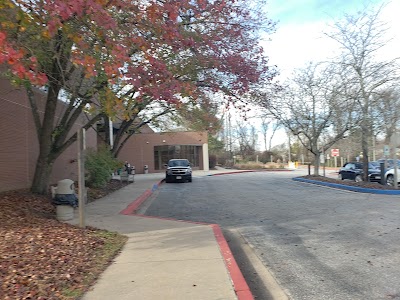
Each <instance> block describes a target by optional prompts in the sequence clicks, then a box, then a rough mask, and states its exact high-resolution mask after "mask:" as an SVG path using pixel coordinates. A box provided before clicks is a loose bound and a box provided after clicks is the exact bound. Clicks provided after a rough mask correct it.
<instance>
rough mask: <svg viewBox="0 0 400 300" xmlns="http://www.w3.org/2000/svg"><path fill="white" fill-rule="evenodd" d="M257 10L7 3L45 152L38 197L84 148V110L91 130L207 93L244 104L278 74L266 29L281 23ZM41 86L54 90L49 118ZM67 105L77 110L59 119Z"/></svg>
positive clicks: (3, 56) (184, 4)
mask: <svg viewBox="0 0 400 300" xmlns="http://www.w3.org/2000/svg"><path fill="white" fill-rule="evenodd" d="M257 2H259V3H261V1H257ZM251 3H254V2H251ZM251 7H252V5H250V4H249V2H248V1H246V3H245V1H243V0H240V1H223V0H219V1H212V0H197V1H191V0H183V1H157V0H148V1H131V0H41V1H26V0H4V1H2V2H1V4H0V64H6V65H7V66H8V69H7V73H8V75H9V76H11V77H12V78H13V81H14V82H15V83H17V84H20V85H22V86H24V87H25V89H26V92H27V95H28V98H29V101H30V105H31V108H32V114H33V118H34V121H35V125H36V130H37V136H38V140H39V145H40V153H39V157H38V161H37V165H36V170H35V175H34V178H33V183H32V187H31V190H32V191H33V192H36V193H42V194H43V193H47V192H48V184H49V178H50V174H51V170H52V165H53V163H54V161H55V160H56V159H57V157H58V156H59V155H60V154H61V153H62V152H63V151H64V150H65V149H67V148H68V147H69V146H70V145H71V144H72V143H73V142H75V141H76V134H72V133H73V132H71V130H72V128H73V126H74V124H75V123H76V121H77V120H78V118H79V116H81V115H82V114H83V113H86V114H88V115H89V116H90V117H89V118H88V122H87V123H86V124H84V126H83V127H84V128H86V129H88V128H90V127H91V126H93V125H94V124H96V123H97V122H98V121H99V120H100V119H101V118H103V117H104V116H106V117H111V118H113V117H115V116H119V117H122V118H123V120H124V121H126V122H130V121H131V120H132V118H134V117H137V116H140V114H139V113H140V112H141V111H142V110H143V109H145V108H146V107H148V105H154V104H155V103H159V104H161V106H162V107H163V108H164V109H166V110H167V112H169V111H171V110H172V109H173V108H174V107H175V106H180V105H182V103H184V102H185V101H191V100H195V99H196V98H197V97H199V96H200V95H201V94H203V93H205V92H207V93H209V92H213V93H215V92H222V93H223V94H224V95H225V96H226V100H227V101H228V102H230V103H233V104H235V105H237V106H239V107H242V104H241V103H240V99H241V96H242V95H244V94H245V93H247V92H249V91H250V90H251V89H252V88H253V87H254V86H257V85H258V83H259V82H260V81H268V82H270V81H271V80H272V78H273V77H274V75H275V73H274V71H273V70H271V69H270V68H269V67H268V65H267V58H266V56H265V54H264V52H263V49H262V48H261V47H260V46H259V44H258V41H259V36H258V33H259V32H260V30H265V31H267V32H270V31H271V30H272V29H273V24H272V23H271V22H270V21H268V20H267V19H265V18H264V17H263V18H261V14H259V13H258V12H257V11H256V10H253V9H252V8H251ZM37 88H45V90H46V91H47V96H46V101H45V106H44V108H43V109H44V114H43V115H41V114H40V113H39V102H38V101H39V99H37V96H36V93H35V92H34V91H35V89H37ZM184 99H185V101H184ZM60 102H64V104H63V105H66V106H67V108H66V109H64V113H63V114H62V115H61V116H58V117H56V111H57V106H59V105H61V104H60ZM156 116H157V114H156ZM151 120H152V118H150V119H149V120H148V121H149V122H150V121H151ZM131 125H132V123H131V124H130V125H129V126H127V127H126V133H127V134H128V136H129V133H130V132H132V130H130V128H131ZM129 130H130V131H129ZM121 140H123V139H121Z"/></svg>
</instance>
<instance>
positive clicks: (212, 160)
mask: <svg viewBox="0 0 400 300" xmlns="http://www.w3.org/2000/svg"><path fill="white" fill-rule="evenodd" d="M208 163H209V166H210V169H214V168H215V166H216V165H217V156H216V155H215V154H210V156H209V158H208Z"/></svg>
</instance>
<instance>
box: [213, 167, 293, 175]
mask: <svg viewBox="0 0 400 300" xmlns="http://www.w3.org/2000/svg"><path fill="white" fill-rule="evenodd" d="M291 171H293V170H287V169H276V170H269V169H262V170H243V171H237V172H233V171H232V172H224V173H216V174H210V175H208V176H219V175H230V174H240V173H255V172H291Z"/></svg>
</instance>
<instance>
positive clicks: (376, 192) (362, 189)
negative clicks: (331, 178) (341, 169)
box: [292, 177, 400, 195]
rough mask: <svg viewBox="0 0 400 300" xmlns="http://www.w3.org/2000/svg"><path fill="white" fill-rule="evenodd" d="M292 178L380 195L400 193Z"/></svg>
mask: <svg viewBox="0 0 400 300" xmlns="http://www.w3.org/2000/svg"><path fill="white" fill-rule="evenodd" d="M292 180H294V181H300V182H307V183H312V184H316V185H321V186H329V187H333V188H338V189H342V190H348V191H353V192H360V193H369V194H380V195H400V190H375V189H368V188H361V187H357V186H350V185H344V184H339V183H331V182H323V181H318V180H312V179H305V178H299V177H295V178H292Z"/></svg>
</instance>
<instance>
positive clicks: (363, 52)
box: [327, 7, 398, 180]
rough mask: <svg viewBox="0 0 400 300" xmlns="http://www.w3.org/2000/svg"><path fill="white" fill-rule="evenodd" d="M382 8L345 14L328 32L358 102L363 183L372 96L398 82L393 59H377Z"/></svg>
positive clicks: (384, 28) (384, 42)
mask: <svg viewBox="0 0 400 300" xmlns="http://www.w3.org/2000/svg"><path fill="white" fill-rule="evenodd" d="M381 9H382V7H380V8H379V9H377V10H368V9H366V10H364V11H363V12H360V13H358V14H357V15H354V16H351V15H346V16H345V18H344V19H343V20H340V21H338V22H336V23H335V24H334V25H333V28H332V32H331V33H327V36H329V37H330V38H332V39H333V40H334V41H336V42H338V43H339V45H340V46H341V50H342V51H341V55H340V57H339V58H338V61H337V64H338V65H339V66H340V67H341V68H343V70H345V72H346V74H347V76H348V77H347V82H348V83H351V84H352V85H353V92H352V94H351V95H348V96H349V97H351V98H355V99H356V100H357V103H358V107H359V112H360V115H361V123H360V128H361V133H362V138H361V140H362V141H361V144H362V151H363V163H364V175H363V176H364V178H363V179H364V180H368V161H369V157H368V153H369V143H368V142H369V141H370V139H371V123H372V121H371V103H372V97H373V96H374V95H375V94H378V93H379V92H380V90H382V89H385V88H387V87H388V86H390V85H392V84H393V83H394V82H396V81H397V80H398V74H397V71H398V68H397V65H396V59H392V60H378V59H377V57H379V51H380V50H382V48H383V47H384V46H386V45H387V43H388V40H386V39H385V37H386V36H387V34H386V33H387V26H386V24H385V23H383V22H382V21H381V20H380V17H379V15H380V13H381Z"/></svg>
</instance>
